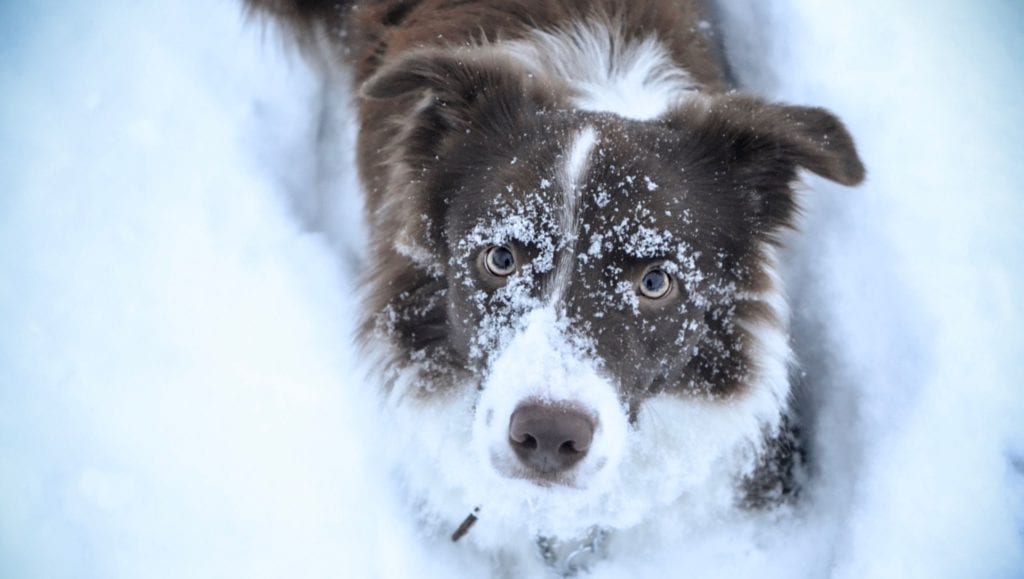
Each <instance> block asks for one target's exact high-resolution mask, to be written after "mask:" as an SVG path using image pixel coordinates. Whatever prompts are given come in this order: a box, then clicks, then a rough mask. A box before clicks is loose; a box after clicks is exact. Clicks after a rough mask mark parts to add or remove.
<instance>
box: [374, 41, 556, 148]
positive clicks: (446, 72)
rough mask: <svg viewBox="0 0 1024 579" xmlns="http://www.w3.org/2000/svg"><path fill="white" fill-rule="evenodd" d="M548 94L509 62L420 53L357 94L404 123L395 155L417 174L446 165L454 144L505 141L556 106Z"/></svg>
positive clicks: (491, 56) (386, 69)
mask: <svg viewBox="0 0 1024 579" xmlns="http://www.w3.org/2000/svg"><path fill="white" fill-rule="evenodd" d="M548 87H549V85H548V84H547V83H545V82H543V81H542V80H541V79H540V77H539V76H538V75H535V74H530V71H528V70H527V69H526V68H525V67H524V66H523V65H522V64H521V63H519V62H518V61H515V60H513V58H512V57H510V56H507V55H503V54H500V53H497V52H493V53H480V52H479V51H477V52H474V53H463V52H460V51H457V50H445V49H423V50H417V51H415V52H412V53H410V54H409V55H407V56H404V57H402V58H400V59H398V60H396V61H395V62H392V63H389V64H386V65H384V66H383V67H382V68H381V69H380V70H379V71H377V72H376V73H375V74H374V75H373V76H372V77H370V78H369V79H367V80H366V81H365V82H364V83H363V85H362V87H361V88H360V90H359V94H360V96H361V98H363V99H367V100H370V101H376V104H377V105H378V106H384V107H392V106H393V107H395V112H396V114H397V115H400V116H403V117H404V119H405V120H404V121H403V125H404V128H403V130H402V131H401V133H400V134H399V136H398V137H397V139H398V140H397V141H395V142H394V145H396V149H395V151H396V152H397V153H399V155H400V156H401V157H402V160H403V161H405V162H407V163H410V164H412V165H414V166H415V165H417V164H422V163H429V162H431V161H432V160H433V159H434V158H435V157H437V156H442V157H443V156H444V155H445V154H446V153H447V151H448V148H447V147H448V146H449V145H450V144H453V143H454V142H455V141H452V140H450V139H449V138H450V137H459V136H461V135H465V134H468V133H474V134H476V135H478V136H479V135H491V136H494V138H500V139H505V138H507V136H508V135H509V131H512V130H514V129H515V127H517V126H519V125H520V124H521V121H522V120H523V119H536V118H537V116H538V115H539V112H540V111H541V110H543V109H550V108H553V107H554V106H555V105H556V104H557V100H556V97H555V95H554V92H553V91H552V90H550V88H548Z"/></svg>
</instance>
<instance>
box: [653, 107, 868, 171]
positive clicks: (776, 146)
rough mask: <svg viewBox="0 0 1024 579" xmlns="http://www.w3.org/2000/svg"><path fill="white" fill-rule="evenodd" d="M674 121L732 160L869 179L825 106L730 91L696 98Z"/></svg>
mask: <svg viewBox="0 0 1024 579" xmlns="http://www.w3.org/2000/svg"><path fill="white" fill-rule="evenodd" d="M669 122H670V124H674V125H676V126H677V127H678V128H679V129H680V130H683V131H685V132H687V133H689V134H690V135H691V137H692V138H693V139H694V140H696V141H697V142H699V143H700V144H701V145H702V146H704V147H707V148H709V149H710V150H713V151H715V152H717V153H719V154H725V155H726V156H727V157H728V161H730V162H737V163H741V164H742V163H745V162H750V163H758V162H760V163H761V166H762V168H763V169H768V168H773V167H774V168H777V169H781V168H782V167H783V166H786V165H788V166H799V167H803V168H805V169H807V170H809V171H811V172H813V173H815V174H817V175H820V176H822V177H824V178H826V179H830V180H832V181H835V182H837V183H841V184H843V185H857V184H859V183H860V182H861V181H863V180H864V165H863V163H861V160H860V157H859V156H858V155H857V149H856V147H855V146H854V144H853V137H851V136H850V133H849V131H847V130H846V127H845V126H844V125H843V123H842V121H840V120H839V119H838V118H836V117H835V115H833V114H832V113H830V112H828V111H827V110H825V109H821V108H813V107H801V106H792V105H780V104H774V103H769V102H766V101H763V100H761V99H759V98H756V97H751V96H745V95H727V96H716V97H708V98H704V99H696V100H694V101H691V102H690V103H687V104H685V105H683V106H682V107H680V108H679V109H677V110H676V111H675V112H674V113H673V114H672V115H671V117H670V119H669Z"/></svg>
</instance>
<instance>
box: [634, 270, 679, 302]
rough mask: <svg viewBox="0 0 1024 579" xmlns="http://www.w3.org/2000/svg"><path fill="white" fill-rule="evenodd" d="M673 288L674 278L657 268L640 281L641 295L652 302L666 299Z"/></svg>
mask: <svg viewBox="0 0 1024 579" xmlns="http://www.w3.org/2000/svg"><path fill="white" fill-rule="evenodd" d="M671 287H672V278H671V277H669V275H668V274H667V273H665V272H664V271H662V270H660V269H657V268H654V269H650V270H648V271H647V273H645V274H644V277H643V278H641V279H640V293H642V294H643V295H644V297H646V298H650V299H652V300H656V299H658V298H662V297H665V294H667V293H668V290H669V289H670V288H671Z"/></svg>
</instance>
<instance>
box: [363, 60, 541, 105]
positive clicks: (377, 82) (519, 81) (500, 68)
mask: <svg viewBox="0 0 1024 579" xmlns="http://www.w3.org/2000/svg"><path fill="white" fill-rule="evenodd" d="M523 77H524V75H523V71H522V69H521V67H520V66H519V65H517V64H516V63H515V62H514V61H512V60H511V59H510V58H508V57H504V56H502V55H499V54H489V55H488V54H484V55H478V54H462V53H459V52H457V51H453V50H444V49H436V48H435V49H423V50H418V51H416V52H413V53H411V54H409V55H408V56H405V57H403V58H401V59H399V60H398V61H396V62H393V63H390V64H387V65H385V66H384V67H382V68H381V69H380V70H378V71H377V73H376V74H374V75H373V76H372V77H370V78H369V79H368V80H367V81H366V82H364V83H363V86H362V89H361V90H360V94H361V95H362V97H363V98H366V99H370V100H385V99H392V98H397V97H403V96H408V95H410V94H414V93H419V92H422V91H425V90H430V91H431V92H432V93H433V94H434V95H435V96H436V97H437V98H438V99H440V100H442V101H444V102H447V103H449V104H462V105H468V104H472V103H473V102H474V101H476V100H478V99H480V98H487V97H488V96H491V95H495V96H496V95H500V94H524V92H525V90H526V88H527V87H525V86H523V85H524V83H523Z"/></svg>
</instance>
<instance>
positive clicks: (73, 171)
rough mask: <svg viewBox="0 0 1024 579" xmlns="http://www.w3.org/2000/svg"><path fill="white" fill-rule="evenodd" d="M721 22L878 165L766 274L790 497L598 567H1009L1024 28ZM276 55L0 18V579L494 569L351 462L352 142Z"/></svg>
mask: <svg viewBox="0 0 1024 579" xmlns="http://www.w3.org/2000/svg"><path fill="white" fill-rule="evenodd" d="M721 4H722V16H723V19H724V23H725V30H724V33H725V36H726V38H727V45H728V50H729V53H730V57H731V58H732V60H733V62H734V64H735V67H736V73H737V76H738V77H739V79H740V80H741V81H743V83H744V84H745V85H746V86H748V87H750V88H752V89H753V90H755V91H757V92H759V93H760V94H763V95H765V96H768V97H770V98H774V99H778V100H785V101H789V102H794V103H801V104H813V105H820V106H825V107H828V108H830V109H832V110H833V111H835V112H836V113H837V114H839V116H840V117H842V118H843V119H844V120H845V121H846V122H847V124H848V126H849V127H850V129H851V131H852V132H853V134H854V135H855V137H856V139H857V143H858V146H859V149H860V151H861V153H862V156H863V158H864V161H865V164H866V165H867V167H868V170H869V177H868V182H867V183H866V184H865V185H864V186H862V187H860V188H856V189H845V188H842V187H839V186H833V185H830V184H827V183H825V182H824V181H821V180H816V179H811V178H808V187H806V188H805V191H804V192H803V194H802V198H803V204H804V208H805V215H804V218H803V221H804V230H803V233H801V234H799V235H793V236H792V238H791V239H790V247H791V248H790V250H789V251H787V252H785V253H784V254H783V255H782V258H783V260H784V262H785V264H786V268H785V270H786V278H787V280H788V282H789V292H790V295H791V299H792V302H793V316H794V318H793V323H794V328H795V341H794V347H795V350H796V352H797V355H798V356H799V357H800V358H801V359H802V360H803V362H804V368H805V374H806V375H805V377H804V383H803V385H802V386H801V387H800V396H801V399H802V400H803V402H804V404H805V406H806V407H807V408H808V409H809V411H811V412H810V414H811V415H813V416H814V417H815V418H814V420H813V422H812V423H811V424H810V425H809V427H808V435H809V437H810V442H811V450H812V452H813V456H814V461H815V465H816V466H815V470H814V472H813V473H812V474H813V477H812V485H811V486H810V487H809V488H808V490H807V494H806V495H805V501H804V503H803V504H802V505H801V506H800V507H798V508H796V509H793V510H786V511H784V512H781V513H776V514H774V515H771V516H763V517H738V518H736V519H735V520H734V519H729V520H721V521H717V522H716V524H714V525H710V526H709V527H708V528H701V529H681V528H675V527H673V526H672V525H671V524H667V525H666V528H664V529H660V530H659V531H658V534H659V535H661V536H662V540H664V537H672V540H671V541H669V542H670V543H671V544H672V545H673V548H672V549H670V550H657V551H652V550H651V549H649V548H647V545H648V543H647V542H646V541H645V539H646V538H644V537H637V538H636V539H635V542H634V543H625V542H622V543H620V544H618V545H616V547H615V557H613V558H612V559H610V560H608V561H605V562H604V563H603V564H601V565H600V566H599V567H597V568H596V569H595V573H594V575H595V576H599V577H666V576H669V577H673V576H682V575H684V574H685V575H687V576H692V577H724V576H729V577H780V578H782V577H785V578H792V577H827V576H831V577H843V578H846V577H849V578H858V577H901V578H903V577H928V578H932V577H950V578H953V577H1020V576H1024V384H1022V378H1024V361H1022V360H1024V358H1022V356H1021V352H1022V351H1024V348H1022V346H1024V340H1022V338H1024V336H1022V327H1024V313H1022V303H1024V300H1022V298H1021V296H1022V295H1024V260H1022V259H1021V258H1020V255H1019V254H1020V251H1021V249H1022V248H1024V243H1022V242H1024V229H1022V228H1021V227H1020V225H1019V224H1020V222H1021V219H1022V218H1024V195H1022V194H1021V193H1022V191H1024V169H1022V167H1021V164H1020V154H1021V153H1020V152H1021V151H1022V150H1024V134H1022V133H1021V131H1020V130H1019V127H1021V126H1024V102H1022V101H1021V99H1020V97H1019V95H1020V94H1024V80H1022V77H1021V75H1020V73H1019V62H1020V60H1021V58H1024V8H1022V7H1021V6H1020V5H1019V3H1016V2H1014V0H999V1H995V0H993V1H986V2H971V1H968V0H937V1H934V2H924V1H923V0H916V1H913V2H904V3H894V2H887V1H885V0H863V1H862V2H857V3H848V4H843V5H840V4H837V3H821V2H814V1H812V0H776V1H773V2H771V3H768V2H761V1H760V0H722V2H721ZM289 55H290V53H289V52H288V51H287V50H284V49H283V43H282V42H281V39H280V38H278V37H277V35H276V33H275V32H274V31H273V30H271V29H264V28H262V27H261V26H259V25H256V24H253V23H251V22H246V20H245V19H244V18H243V17H242V15H241V10H240V9H239V7H238V6H237V5H236V4H235V3H233V2H230V1H227V0H220V1H215V2H209V1H207V2H201V1H199V0H178V1H177V2H164V3H157V2H151V1H144V2H130V1H128V0H107V1H106V2H102V3H80V4H79V3H70V4H69V3H58V2H53V1H40V2H33V3H27V2H22V3H13V2H6V3H2V4H0V86H2V87H3V88H4V95H3V96H2V97H0V577H4V578H6V577H12V578H22V577H25V578H29V577H74V578H92V577H96V578H100V577H102V578H117V577H132V578H139V577H168V578H171V577H174V578H178V577H211V578H212V577H218V578H221V577H413V576H415V577H427V578H430V577H452V576H475V575H479V574H482V573H484V572H485V571H484V570H483V569H482V568H480V567H475V566H472V565H471V563H470V561H469V560H468V559H467V558H466V557H465V556H464V555H465V553H464V551H460V550H459V545H458V544H456V545H450V544H445V545H434V544H431V543H430V541H429V540H428V539H427V538H426V537H425V535H424V534H423V532H422V530H420V529H418V528H417V526H416V524H415V523H414V521H412V520H411V519H410V517H409V515H408V514H406V510H405V507H404V506H403V504H402V503H401V502H400V501H399V500H398V498H397V497H398V496H400V495H401V492H400V489H397V488H395V486H396V485H395V483H394V481H392V479H391V478H390V476H389V475H388V474H387V470H386V469H385V468H384V467H383V465H381V464H380V463H379V461H375V460H373V459H374V458H377V457H378V456H379V452H378V451H379V449H378V448H376V446H375V445H376V442H375V441H378V440H380V437H381V436H386V435H387V432H388V425H387V424H380V423H379V421H377V420H374V419H375V418H377V417H379V416H382V415H381V413H379V412H377V409H376V407H375V404H376V402H375V400H374V398H373V396H372V394H373V393H372V392H370V387H369V386H368V385H367V384H366V381H364V380H363V379H361V378H360V376H362V375H363V372H364V370H363V368H361V366H360V363H359V356H358V355H357V353H356V350H355V349H354V347H353V344H352V338H351V336H352V333H353V329H354V325H355V316H356V307H357V302H356V299H357V298H356V296H357V293H358V291H359V288H358V287H356V283H355V282H356V280H357V278H356V277H355V276H354V275H353V271H354V269H355V267H354V262H355V261H357V260H358V259H359V255H360V254H361V239H362V237H361V233H360V231H361V226H360V220H359V201H358V195H356V188H355V186H354V177H353V175H352V167H351V147H350V146H348V145H349V144H350V140H351V127H350V125H346V124H345V122H344V120H345V118H346V117H345V113H344V109H343V108H340V109H332V110H331V111H329V112H328V113H323V112H322V110H321V109H322V108H321V102H322V99H324V98H328V99H332V102H337V101H338V99H340V98H341V97H339V96H338V94H337V92H335V91H332V90H331V89H330V87H324V86H321V84H320V82H319V81H318V79H317V77H316V75H315V74H314V73H313V72H312V71H310V70H309V69H308V68H307V67H306V65H305V64H304V63H303V62H302V61H301V60H300V59H298V58H297V57H295V56H294V55H291V56H289ZM338 110H341V111H342V112H340V113H339V112H337V111H338ZM318 135H319V140H318ZM318 143H319V144H318ZM309 192H313V193H309ZM648 538H649V537H648Z"/></svg>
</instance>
